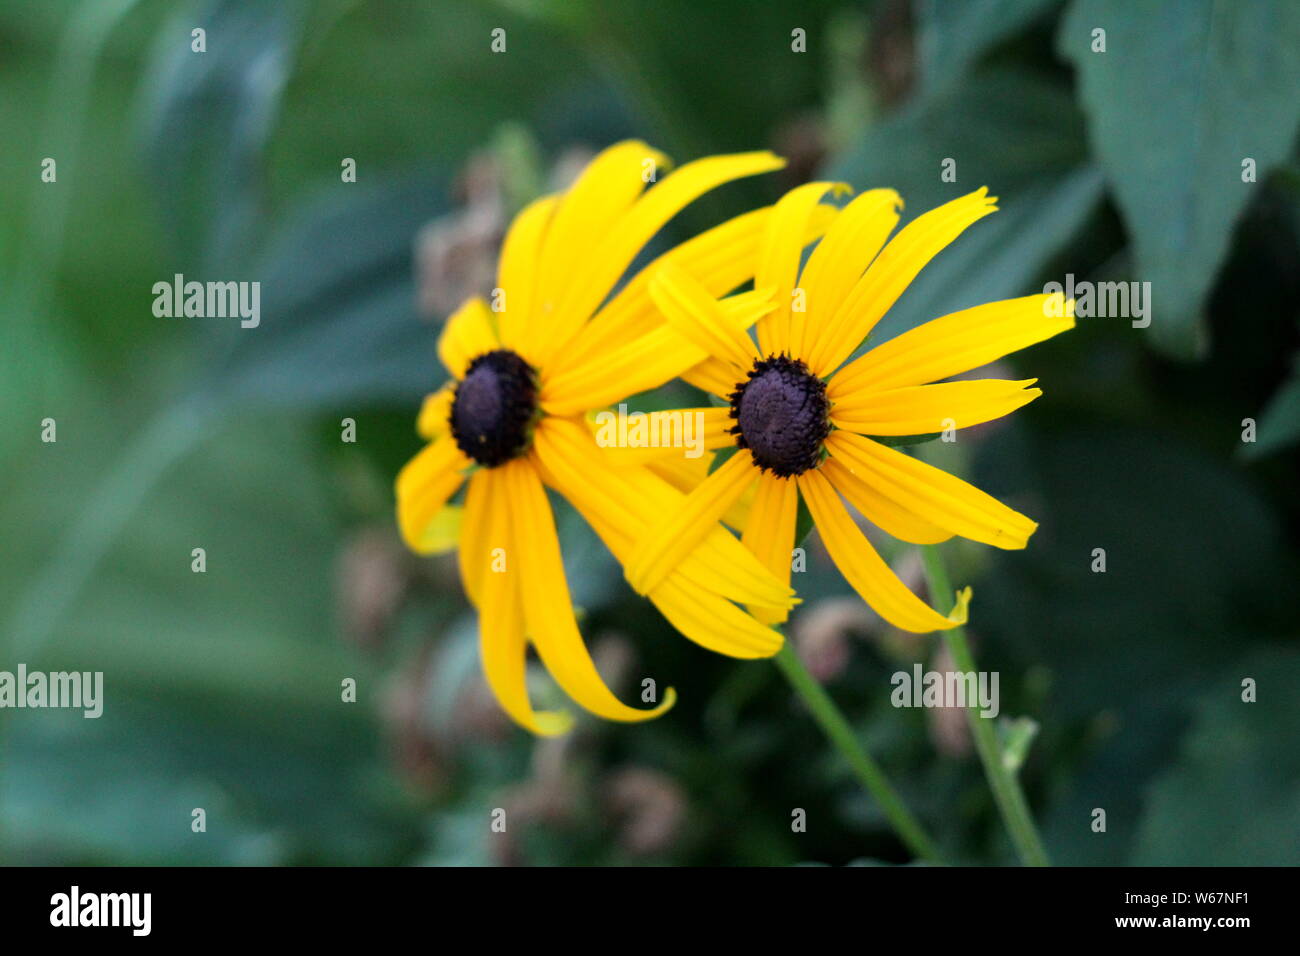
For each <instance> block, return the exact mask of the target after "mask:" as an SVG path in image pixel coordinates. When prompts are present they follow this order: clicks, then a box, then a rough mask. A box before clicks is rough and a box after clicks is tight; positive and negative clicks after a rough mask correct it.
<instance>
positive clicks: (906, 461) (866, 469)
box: [826, 431, 1038, 549]
mask: <svg viewBox="0 0 1300 956" xmlns="http://www.w3.org/2000/svg"><path fill="white" fill-rule="evenodd" d="M826 447H827V449H828V450H829V451H830V453H831V455H832V457H835V458H839V459H840V463H841V464H842V465H844V466H845V467H846V468H847V469H848V470H849V471H851V472H852V473H853V475H854V476H855V477H857V478H859V479H861V480H862V481H863V482H865V483H866V484H867V485H869V486H870V487H871V488H873V489H875V491H876V492H877V493H879V494H881V495H883V496H884V497H886V498H888V499H889V500H890V501H892V502H894V504H896V505H898V506H899V507H900V508H903V509H905V510H907V511H910V512H912V513H913V514H915V515H918V516H920V517H922V518H924V519H925V520H926V521H930V522H933V523H934V524H936V525H938V526H939V527H941V528H943V529H945V530H947V531H951V532H952V533H953V534H959V535H961V536H962V537H963V538H970V539H971V540H972V541H981V542H983V543H984V544H991V545H993V546H994V547H995V548H1006V549H1016V548H1023V547H1024V546H1025V545H1026V544H1028V543H1029V536H1030V535H1031V534H1033V533H1034V529H1036V528H1037V527H1038V525H1037V524H1035V523H1034V522H1033V521H1031V520H1030V519H1029V518H1026V517H1025V516H1024V515H1022V514H1020V513H1019V512H1017V511H1013V510H1012V509H1011V508H1008V507H1007V506H1006V505H1004V504H1003V503H1002V502H1000V501H998V500H997V499H996V498H994V497H992V496H991V495H987V494H985V493H984V492H982V491H980V490H979V489H978V488H976V487H975V486H974V485H971V484H968V483H967V482H964V481H962V480H961V479H960V478H958V477H956V476H955V475H950V474H948V473H947V472H946V471H942V470H940V469H938V468H935V467H934V466H933V465H927V464H926V463H925V462H923V461H920V460H918V459H916V458H913V457H911V456H910V455H905V454H903V453H902V452H900V451H898V450H897V449H894V448H888V447H886V446H885V445H882V444H880V443H879V442H874V441H872V440H871V439H869V438H863V437H862V436H861V435H855V434H853V433H852V432H846V431H834V432H831V435H830V437H829V438H828V439H826Z"/></svg>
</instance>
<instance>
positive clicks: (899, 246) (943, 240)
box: [808, 188, 997, 377]
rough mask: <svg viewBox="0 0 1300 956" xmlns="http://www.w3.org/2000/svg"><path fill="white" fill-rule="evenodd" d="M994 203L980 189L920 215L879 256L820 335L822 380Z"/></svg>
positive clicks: (813, 358) (814, 357)
mask: <svg viewBox="0 0 1300 956" xmlns="http://www.w3.org/2000/svg"><path fill="white" fill-rule="evenodd" d="M995 201H996V200H995V199H994V197H991V196H989V195H988V190H987V189H984V188H980V189H978V190H976V191H975V192H973V193H970V194H969V195H967V196H963V197H961V198H960V199H954V200H953V201H952V202H949V203H945V204H944V205H942V206H940V207H939V208H937V209H932V210H930V211H929V212H927V213H925V214H924V215H921V216H918V217H917V218H916V219H914V220H913V221H912V222H910V223H908V224H907V225H906V226H904V227H903V229H902V231H901V232H899V234H898V235H897V236H895V237H894V238H893V239H892V240H891V241H890V243H889V245H887V246H885V248H884V249H883V250H881V252H880V255H878V256H876V259H875V261H874V262H872V263H871V265H870V266H869V267H868V268H867V271H866V272H865V273H864V274H863V276H862V278H861V279H859V280H858V281H857V282H856V283H854V285H853V289H852V291H850V292H849V294H848V295H847V296H846V297H845V298H844V300H843V301H842V302H841V303H839V306H838V308H836V310H835V312H834V314H833V315H832V317H831V319H830V322H829V323H828V324H826V325H824V326H823V327H822V329H821V331H820V332H819V333H818V345H817V349H816V351H815V352H813V353H811V355H810V358H809V360H808V361H809V364H810V366H811V368H812V369H813V371H814V372H816V373H817V374H818V375H821V376H823V377H825V376H827V375H829V374H830V373H831V372H833V371H835V369H837V368H838V367H839V366H840V365H841V364H842V363H843V362H844V360H845V359H846V358H848V357H849V356H850V355H852V354H853V352H854V351H855V350H856V349H857V347H858V346H859V345H860V344H861V343H862V340H863V339H865V338H866V337H867V335H868V334H869V333H870V332H871V330H872V329H873V328H875V326H876V323H877V322H879V321H880V318H881V316H883V315H884V314H885V313H886V312H887V311H888V310H889V308H890V306H892V305H893V304H894V303H895V302H896V301H897V300H898V297H899V296H900V295H902V294H903V290H905V289H906V288H907V287H908V286H909V285H910V284H911V282H912V280H913V279H915V278H916V275H917V273H919V272H920V271H921V270H922V269H923V268H924V267H925V265H926V263H928V262H929V261H930V260H931V259H933V258H934V257H935V256H936V255H938V254H939V253H940V252H942V251H943V249H944V248H945V247H946V246H947V245H948V244H949V243H951V242H952V241H953V240H954V239H956V238H957V237H958V236H959V235H961V233H962V232H963V231H964V230H965V229H966V227H967V226H969V225H971V224H972V223H974V222H977V221H978V220H980V219H983V218H984V217H985V216H987V215H989V214H990V213H992V212H994V211H995V210H996V209H997V206H995V205H994V202H995Z"/></svg>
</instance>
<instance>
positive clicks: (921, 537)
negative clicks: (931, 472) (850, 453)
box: [821, 458, 952, 544]
mask: <svg viewBox="0 0 1300 956" xmlns="http://www.w3.org/2000/svg"><path fill="white" fill-rule="evenodd" d="M821 473H822V474H823V475H825V476H826V479H827V480H828V481H829V482H830V483H831V484H832V485H834V486H835V490H836V491H838V492H839V493H840V494H842V495H843V496H844V497H845V498H846V499H848V502H849V504H851V505H853V507H855V508H857V509H858V511H859V512H860V513H861V515H862V517H864V518H866V519H867V520H868V521H870V522H871V523H872V524H874V525H875V526H876V527H877V528H879V529H880V530H881V531H883V532H885V533H886V534H888V535H890V536H891V537H894V538H897V539H898V540H899V541H907V542H910V543H911V544H938V543H939V542H940V541H947V540H948V539H949V538H951V537H952V532H951V531H945V530H944V529H943V528H940V527H939V526H938V525H937V524H934V523H933V522H930V521H926V520H925V519H924V518H922V517H920V516H919V515H916V514H913V513H912V512H910V511H908V510H907V509H906V508H903V507H901V506H900V505H898V504H896V503H895V502H893V501H891V500H890V499H888V498H886V497H885V496H884V495H882V494H880V493H879V492H877V491H876V490H875V489H874V488H872V487H871V486H870V485H868V484H867V483H866V482H865V481H863V480H862V479H861V478H858V477H857V476H856V475H854V474H853V472H851V471H849V470H848V468H846V467H845V466H844V465H842V464H841V463H840V460H839V459H838V458H827V459H826V460H825V461H824V462H822V464H821Z"/></svg>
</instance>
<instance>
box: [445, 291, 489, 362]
mask: <svg viewBox="0 0 1300 956" xmlns="http://www.w3.org/2000/svg"><path fill="white" fill-rule="evenodd" d="M496 348H500V344H499V342H498V340H497V334H496V330H495V329H494V328H493V327H492V313H491V311H490V310H489V309H488V307H487V303H486V302H484V301H483V300H482V299H477V298H475V299H469V300H468V301H466V302H465V304H464V305H462V306H461V307H460V308H459V309H457V310H456V311H455V312H453V313H452V314H451V315H450V316H449V317H448V319H447V323H446V324H445V325H444V326H443V327H442V335H440V336H439V337H438V358H440V359H442V364H443V365H445V366H446V367H447V371H448V372H450V373H451V374H452V377H453V378H455V379H458V380H459V379H461V378H464V377H465V369H466V368H468V367H469V363H470V362H471V361H472V360H473V359H475V358H477V357H478V356H480V355H482V354H483V353H484V352H491V351H492V350H493V349H496Z"/></svg>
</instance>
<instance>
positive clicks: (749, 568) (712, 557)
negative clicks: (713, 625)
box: [534, 418, 797, 607]
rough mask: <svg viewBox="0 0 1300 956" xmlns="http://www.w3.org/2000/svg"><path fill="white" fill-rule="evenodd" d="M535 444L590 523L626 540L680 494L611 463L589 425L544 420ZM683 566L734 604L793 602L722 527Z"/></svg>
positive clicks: (675, 504)
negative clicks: (610, 528)
mask: <svg viewBox="0 0 1300 956" xmlns="http://www.w3.org/2000/svg"><path fill="white" fill-rule="evenodd" d="M534 449H535V452H536V455H537V459H538V461H539V462H540V464H541V465H542V466H543V467H544V468H545V469H546V471H547V472H548V473H549V474H550V475H551V479H552V480H553V483H554V485H555V487H556V488H558V489H559V490H560V492H561V493H562V494H563V495H564V496H565V497H566V498H567V499H568V500H569V501H570V502H571V503H572V504H573V506H574V507H575V508H577V509H578V510H579V511H581V512H583V514H584V515H586V516H587V520H588V522H590V523H591V524H592V525H593V527H594V526H595V523H596V521H597V520H600V521H601V522H602V523H603V524H605V525H607V526H609V527H612V528H615V529H617V530H618V533H619V534H620V535H623V536H624V537H625V538H626V539H627V540H628V541H629V542H636V541H639V540H640V539H641V538H642V537H643V536H644V535H645V532H646V530H647V529H648V528H649V527H650V526H651V525H652V524H654V523H656V522H658V521H659V520H660V519H661V516H662V515H664V514H668V513H671V512H673V511H676V510H678V509H679V508H680V507H681V502H682V500H683V499H684V497H685V495H683V494H682V492H681V491H679V490H678V489H676V488H674V487H673V486H672V485H671V484H669V483H668V482H667V481H665V480H664V479H662V478H660V477H659V476H657V475H655V474H653V473H652V472H650V471H649V470H647V469H645V468H642V467H639V466H638V467H631V468H618V467H615V466H613V465H612V464H611V463H610V462H609V460H608V458H607V456H605V455H604V453H603V451H602V449H600V448H599V447H597V446H596V444H595V442H594V440H593V439H592V436H591V433H590V431H589V430H588V429H587V427H586V426H585V425H583V424H580V423H577V422H574V421H571V420H565V419H559V418H548V419H544V420H543V421H542V423H541V424H540V425H539V426H538V428H537V431H536V433H535V436H534ZM611 550H612V546H611ZM630 556H631V547H630V545H629V548H628V553H627V557H629V558H630ZM624 563H626V562H624ZM681 571H682V573H683V574H684V575H685V576H686V577H688V578H689V579H691V580H693V581H697V582H699V583H700V584H701V585H703V586H704V587H707V588H708V589H709V590H710V591H713V592H715V593H717V594H718V595H720V596H722V597H725V598H727V599H729V600H732V601H739V602H742V603H745V604H751V605H752V604H759V605H765V606H771V607H791V606H793V605H794V604H795V603H797V601H796V599H795V598H794V594H793V592H792V591H791V590H790V589H789V588H788V587H786V586H784V585H782V584H781V583H780V582H778V581H777V580H776V579H775V578H774V577H773V576H772V574H771V572H769V571H768V570H767V569H766V568H764V567H763V565H762V564H761V563H760V562H759V561H758V559H757V558H756V557H754V555H753V554H751V553H750V552H749V550H748V549H747V548H745V546H744V545H743V544H741V543H740V542H739V541H737V540H736V539H735V538H733V537H732V536H731V535H730V534H728V533H727V532H726V531H725V530H724V529H723V528H721V527H715V528H714V529H713V530H712V531H711V532H710V533H709V535H708V536H706V537H705V538H704V540H703V541H702V542H701V543H700V546H699V547H698V549H697V550H695V551H694V552H692V553H691V554H690V555H688V556H687V557H686V558H685V559H684V560H683V561H682V565H681Z"/></svg>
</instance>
